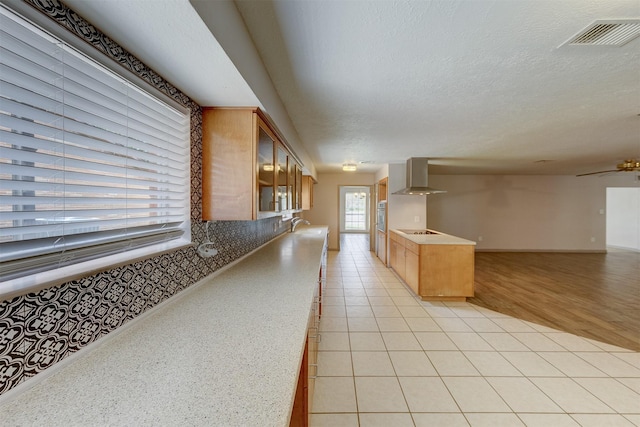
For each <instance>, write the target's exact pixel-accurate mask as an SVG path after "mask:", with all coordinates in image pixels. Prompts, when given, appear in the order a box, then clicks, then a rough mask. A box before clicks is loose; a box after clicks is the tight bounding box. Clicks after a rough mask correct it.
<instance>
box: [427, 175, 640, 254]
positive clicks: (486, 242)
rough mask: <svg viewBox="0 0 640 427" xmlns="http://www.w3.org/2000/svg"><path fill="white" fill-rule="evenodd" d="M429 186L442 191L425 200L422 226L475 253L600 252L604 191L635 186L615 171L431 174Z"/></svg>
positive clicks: (603, 239) (632, 180)
mask: <svg viewBox="0 0 640 427" xmlns="http://www.w3.org/2000/svg"><path fill="white" fill-rule="evenodd" d="M429 185H430V186H433V187H436V188H441V189H443V190H447V191H448V192H447V193H446V194H441V195H438V196H439V197H431V196H429V199H428V208H427V211H428V217H429V221H428V227H429V228H432V229H435V230H439V231H443V232H445V233H448V234H452V235H456V236H460V237H463V238H466V239H469V240H473V241H476V242H477V246H476V249H477V250H483V249H484V250H514V251H517V250H534V251H536V250H540V251H542V250H550V251H604V250H605V249H606V227H605V225H606V221H605V212H606V188H607V187H612V186H616V187H637V186H638V185H639V183H638V181H637V180H636V179H635V174H634V173H620V174H615V175H609V176H605V177H598V176H585V177H574V176H565V175H563V176H546V175H542V176H540V175H537V176H530V175H432V176H430V177H429ZM480 237H482V240H481V241H480V240H479V239H480ZM592 238H593V240H594V241H592Z"/></svg>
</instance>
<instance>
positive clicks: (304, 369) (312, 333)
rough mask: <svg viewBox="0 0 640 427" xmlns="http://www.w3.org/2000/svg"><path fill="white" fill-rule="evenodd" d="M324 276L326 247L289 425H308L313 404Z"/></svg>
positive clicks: (292, 426)
mask: <svg viewBox="0 0 640 427" xmlns="http://www.w3.org/2000/svg"><path fill="white" fill-rule="evenodd" d="M325 276H326V247H325V250H324V251H323V261H322V266H321V267H320V272H319V274H318V283H317V286H316V287H315V290H314V295H313V303H312V304H311V310H310V311H309V320H308V325H307V340H306V344H305V348H304V354H303V356H302V363H301V364H300V372H299V374H298V385H297V388H296V394H295V400H294V402H293V410H292V411H291V420H290V422H289V426H290V427H300V426H308V425H309V416H310V414H311V409H312V406H313V393H314V389H315V383H316V377H317V376H318V344H319V343H320V339H321V336H320V318H321V316H322V290H323V288H324V284H325Z"/></svg>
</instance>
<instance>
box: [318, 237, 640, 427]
mask: <svg viewBox="0 0 640 427" xmlns="http://www.w3.org/2000/svg"><path fill="white" fill-rule="evenodd" d="M320 330H321V342H320V344H319V350H320V351H319V353H318V378H317V380H316V385H315V387H316V388H315V397H314V402H313V408H312V414H311V425H312V426H314V427H319V426H330V427H339V426H384V427H390V426H392V427H403V426H416V427H422V426H436V427H446V426H532V427H536V426H544V427H548V426H554V427H555V426H558V427H562V426H585V427H590V426H598V427H601V426H640V353H637V352H632V351H629V350H626V349H623V348H619V347H613V346H611V345H608V344H603V343H599V342H596V341H593V340H589V339H586V338H582V337H578V336H575V335H571V334H567V333H565V332H561V331H557V330H554V329H550V328H547V327H543V326H539V325H536V324H533V323H529V322H525V321H522V320H519V319H516V318H513V317H509V316H505V315H502V314H500V313H496V312H493V311H490V310H487V309H484V308H482V307H478V306H474V305H472V304H468V303H440V302H431V303H430V302H423V301H420V300H419V299H416V298H414V296H413V295H412V294H411V293H410V292H409V291H408V290H407V289H406V288H405V287H404V285H403V284H402V283H401V282H400V281H399V279H398V278H397V277H396V276H395V275H394V274H393V272H392V271H390V270H389V269H387V268H385V266H384V265H383V264H382V263H381V262H380V261H379V260H378V259H377V258H376V257H375V256H374V255H373V254H372V253H371V252H369V251H368V244H367V240H366V237H365V238H363V236H361V235H351V236H349V237H348V238H346V239H343V240H342V250H341V251H339V252H337V251H331V252H329V255H328V267H327V280H326V284H325V288H324V298H323V315H322V320H321V324H320Z"/></svg>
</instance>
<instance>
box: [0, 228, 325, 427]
mask: <svg viewBox="0 0 640 427" xmlns="http://www.w3.org/2000/svg"><path fill="white" fill-rule="evenodd" d="M326 234H327V227H323V226H315V227H314V226H306V227H300V228H299V229H298V230H297V231H296V232H295V233H286V234H285V235H283V236H280V237H278V238H277V239H275V240H273V241H272V242H270V243H268V244H267V245H265V246H263V247H261V248H260V249H258V250H257V251H256V252H254V253H253V254H250V255H249V256H248V257H246V258H244V259H242V260H241V261H239V262H238V263H237V264H235V265H233V266H231V267H230V268H228V269H225V270H222V271H220V272H218V273H216V274H214V275H212V276H209V277H207V278H205V279H203V280H201V281H200V282H198V283H197V284H194V285H193V286H191V287H190V288H188V289H187V290H185V291H183V292H182V293H180V294H178V295H177V296H175V297H174V298H172V299H170V300H168V301H166V302H165V303H163V304H161V305H160V306H158V307H156V308H154V309H152V310H151V311H150V312H149V313H148V314H146V315H143V317H142V318H139V319H138V320H134V321H132V322H131V323H130V324H129V325H126V326H125V327H123V329H122V330H119V331H116V332H115V333H112V334H111V335H109V336H107V337H106V338H103V339H101V340H99V341H98V342H96V343H95V344H94V345H93V346H90V347H89V348H87V349H84V350H81V351H80V352H79V353H78V354H76V355H74V357H73V358H72V360H70V361H68V362H67V361H63V362H61V363H62V364H63V365H61V367H57V366H54V367H53V368H50V369H51V370H52V371H53V373H52V374H47V371H45V374H47V375H46V376H45V377H44V379H42V380H40V381H39V380H38V377H36V378H35V379H33V380H30V381H31V382H32V383H31V384H35V385H33V386H32V387H26V388H25V387H23V386H24V385H25V384H22V385H21V386H18V389H16V390H11V391H10V395H9V396H7V395H5V396H2V399H0V425H47V426H58V425H64V426H75V425H78V426H94V425H101V426H102V425H154V426H160V425H165V426H168V425H189V426H196V425H206V426H243V427H244V426H286V425H288V421H289V415H290V412H291V408H292V403H293V398H294V393H295V389H296V385H297V378H298V372H299V368H300V363H301V360H302V353H303V350H304V344H305V340H306V334H307V321H308V317H309V311H310V308H311V304H312V300H313V292H314V288H315V286H317V280H318V271H319V268H320V264H321V261H322V251H323V247H324V244H325V240H326ZM14 392H15V393H14ZM8 394H9V393H8Z"/></svg>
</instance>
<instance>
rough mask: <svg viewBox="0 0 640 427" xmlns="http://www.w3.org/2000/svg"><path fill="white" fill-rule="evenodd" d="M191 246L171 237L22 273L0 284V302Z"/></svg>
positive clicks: (187, 241) (190, 243) (184, 239)
mask: <svg viewBox="0 0 640 427" xmlns="http://www.w3.org/2000/svg"><path fill="white" fill-rule="evenodd" d="M189 246H193V243H192V242H191V241H190V240H189V239H186V238H182V239H176V240H171V241H169V242H166V243H158V244H155V245H151V246H146V247H143V248H139V249H135V250H131V251H127V252H122V253H119V254H115V255H110V256H106V257H103V258H99V259H94V260H90V261H85V262H81V263H78V264H74V265H69V266H66V267H61V268H57V269H54V270H49V271H44V272H41V273H36V274H32V275H30V276H24V277H20V278H17V279H13V280H7V281H5V282H2V283H0V301H6V300H10V299H12V298H14V297H17V296H19V295H24V294H28V293H31V292H38V291H40V290H42V289H46V288H51V287H53V286H57V285H60V284H62V283H65V282H68V281H71V280H75V279H79V278H82V277H87V276H91V275H93V274H96V273H99V272H101V271H105V270H109V269H112V268H116V267H121V266H123V265H128V264H132V263H134V262H136V261H140V260H143V259H148V258H150V257H152V256H159V255H162V254H164V253H167V252H173V251H176V250H178V249H182V248H186V247H189Z"/></svg>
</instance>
